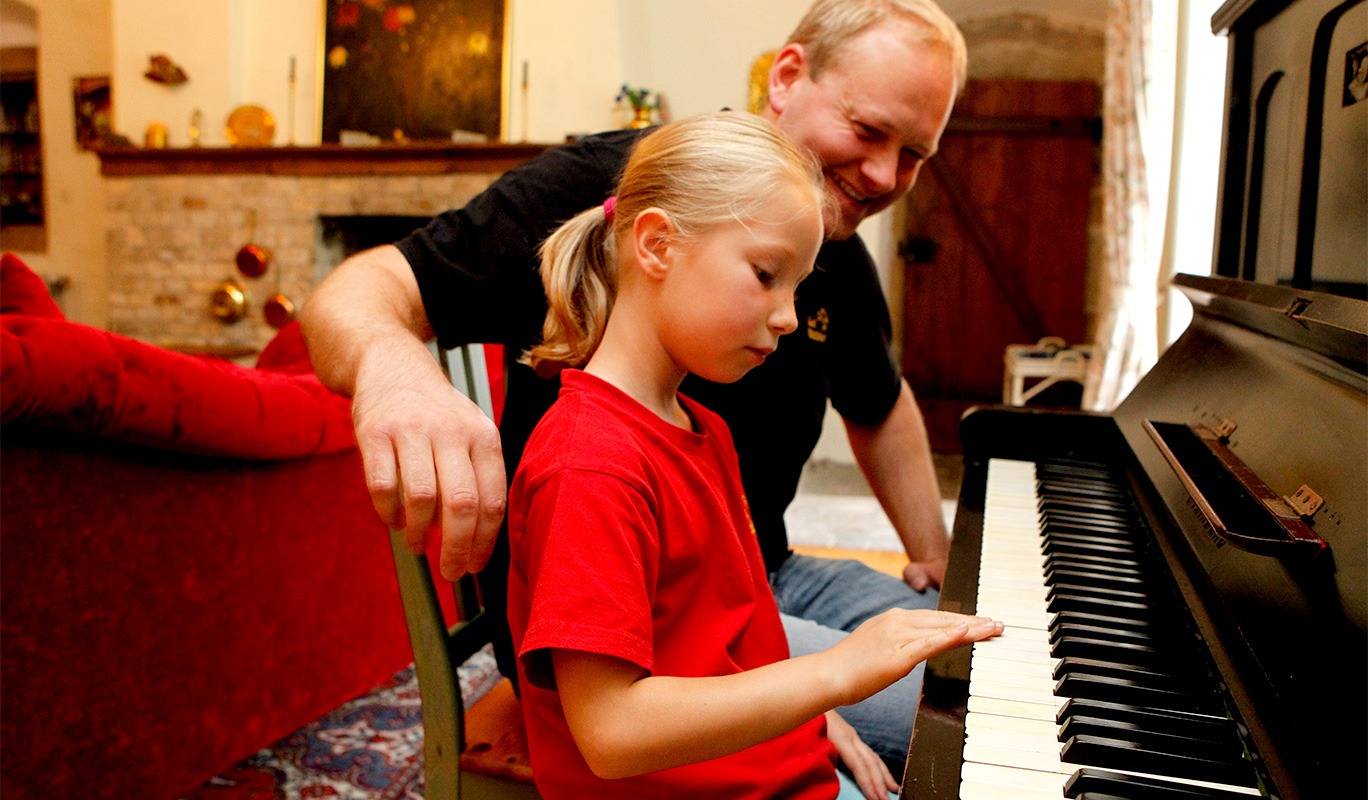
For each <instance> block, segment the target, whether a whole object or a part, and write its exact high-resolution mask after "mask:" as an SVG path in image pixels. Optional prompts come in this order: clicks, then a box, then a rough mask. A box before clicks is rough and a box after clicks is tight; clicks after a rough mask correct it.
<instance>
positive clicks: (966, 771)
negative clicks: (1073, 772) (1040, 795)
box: [960, 761, 1068, 797]
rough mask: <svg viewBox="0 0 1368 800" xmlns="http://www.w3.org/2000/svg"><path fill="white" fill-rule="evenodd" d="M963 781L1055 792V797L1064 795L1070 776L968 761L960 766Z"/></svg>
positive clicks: (1024, 789)
mask: <svg viewBox="0 0 1368 800" xmlns="http://www.w3.org/2000/svg"><path fill="white" fill-rule="evenodd" d="M960 780H961V782H967V783H975V784H987V785H990V786H1003V787H1007V788H1009V789H1020V790H1022V791H1025V792H1054V793H1055V797H1063V796H1064V781H1066V780H1068V776H1065V775H1060V774H1059V773H1055V772H1037V771H1035V770H1026V769H1013V768H1011V767H1004V766H1001V765H998V764H980V763H977V762H973V761H966V762H964V765H963V766H962V767H960Z"/></svg>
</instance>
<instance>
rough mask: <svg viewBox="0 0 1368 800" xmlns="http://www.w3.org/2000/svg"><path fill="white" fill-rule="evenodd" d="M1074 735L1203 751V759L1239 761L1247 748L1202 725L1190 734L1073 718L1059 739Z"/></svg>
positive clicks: (1114, 722)
mask: <svg viewBox="0 0 1368 800" xmlns="http://www.w3.org/2000/svg"><path fill="white" fill-rule="evenodd" d="M1075 736H1103V737H1106V738H1108V739H1123V740H1125V741H1128V742H1135V743H1137V744H1144V745H1146V746H1148V747H1153V748H1154V749H1156V750H1164V751H1167V752H1171V753H1191V754H1200V755H1202V756H1203V757H1204V758H1211V759H1225V760H1228V761H1239V760H1240V759H1242V758H1243V757H1244V749H1243V748H1242V747H1241V745H1240V741H1239V739H1237V738H1235V737H1234V736H1228V735H1222V736H1211V735H1209V732H1208V731H1206V730H1205V729H1202V728H1194V729H1193V730H1192V731H1191V732H1190V733H1187V734H1177V733H1174V732H1172V731H1151V730H1145V729H1143V728H1137V727H1136V726H1134V725H1127V724H1125V723H1121V722H1117V721H1115V720H1110V719H1102V718H1101V717H1072V718H1070V719H1067V720H1065V721H1064V724H1063V725H1061V726H1059V741H1061V742H1064V741H1068V740H1069V739H1071V738H1073V737H1075Z"/></svg>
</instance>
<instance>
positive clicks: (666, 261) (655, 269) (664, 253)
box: [632, 207, 678, 280]
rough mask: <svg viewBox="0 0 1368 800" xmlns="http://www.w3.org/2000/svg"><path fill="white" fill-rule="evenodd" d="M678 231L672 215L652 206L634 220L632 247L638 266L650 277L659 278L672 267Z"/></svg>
mask: <svg viewBox="0 0 1368 800" xmlns="http://www.w3.org/2000/svg"><path fill="white" fill-rule="evenodd" d="M677 232H678V231H676V229H675V226H674V223H673V222H671V221H670V215H669V214H666V213H665V212H664V211H663V210H661V209H659V208H655V207H651V208H648V209H646V210H645V211H642V212H641V213H640V214H637V216H636V219H635V220H633V221H632V247H633V250H634V252H635V254H636V262H637V266H638V267H639V268H640V269H641V271H642V273H644V274H645V275H646V276H647V277H648V278H654V279H656V280H659V279H661V278H664V277H665V274H666V273H667V272H669V269H670V256H671V254H672V252H673V250H674V248H673V243H674V236H675V234H676V233H677Z"/></svg>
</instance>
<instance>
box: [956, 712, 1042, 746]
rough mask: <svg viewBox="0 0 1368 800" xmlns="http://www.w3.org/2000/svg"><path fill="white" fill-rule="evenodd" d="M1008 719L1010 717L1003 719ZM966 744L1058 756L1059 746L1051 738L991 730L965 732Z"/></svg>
mask: <svg viewBox="0 0 1368 800" xmlns="http://www.w3.org/2000/svg"><path fill="white" fill-rule="evenodd" d="M1003 719H1010V717H1003ZM964 741H965V743H966V744H981V745H985V746H988V747H1006V748H1009V749H1012V750H1029V751H1031V752H1036V753H1053V754H1054V755H1056V756H1058V755H1059V748H1060V744H1059V741H1058V740H1056V739H1055V738H1054V737H1053V736H1039V735H1027V734H1022V733H1018V732H1016V731H1001V730H995V729H993V728H985V729H979V730H976V731H973V732H972V733H970V732H967V731H966V732H965V735H964Z"/></svg>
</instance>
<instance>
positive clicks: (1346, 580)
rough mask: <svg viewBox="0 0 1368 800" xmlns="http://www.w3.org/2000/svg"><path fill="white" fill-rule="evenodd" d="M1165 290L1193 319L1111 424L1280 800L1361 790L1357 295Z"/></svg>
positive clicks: (1365, 682)
mask: <svg viewBox="0 0 1368 800" xmlns="http://www.w3.org/2000/svg"><path fill="white" fill-rule="evenodd" d="M1177 283H1178V285H1179V287H1180V288H1181V289H1182V290H1183V292H1184V294H1186V295H1187V296H1188V297H1189V299H1191V300H1192V302H1193V305H1194V318H1193V323H1192V325H1191V326H1190V327H1189V328H1188V330H1187V332H1186V333H1185V334H1184V335H1183V337H1182V338H1180V339H1179V341H1178V342H1176V343H1175V344H1174V345H1173V346H1172V347H1171V348H1170V349H1169V351H1168V352H1166V353H1165V354H1164V357H1163V358H1162V359H1160V361H1159V363H1158V364H1157V365H1156V366H1155V368H1154V369H1153V370H1151V372H1150V373H1149V374H1148V375H1147V376H1146V377H1145V378H1144V380H1142V381H1141V383H1140V385H1139V386H1137V387H1136V389H1135V390H1134V391H1133V392H1132V393H1131V394H1130V395H1129V396H1128V397H1127V398H1126V400H1125V401H1124V402H1123V403H1122V404H1121V405H1120V406H1119V407H1118V408H1117V409H1116V411H1115V413H1114V415H1113V419H1114V420H1115V421H1116V424H1117V426H1118V428H1119V429H1120V431H1121V433H1122V435H1123V436H1124V437H1125V439H1126V441H1127V443H1128V444H1129V446H1130V449H1131V451H1132V452H1133V454H1134V456H1135V458H1136V459H1137V461H1138V462H1139V465H1140V468H1141V470H1142V471H1143V472H1144V474H1145V476H1146V477H1147V478H1148V480H1149V482H1150V484H1151V488H1152V490H1153V491H1152V492H1151V494H1152V497H1151V498H1150V499H1151V502H1152V504H1153V505H1154V507H1155V508H1156V509H1157V510H1158V512H1159V513H1160V515H1161V516H1167V517H1168V518H1169V519H1170V520H1171V521H1172V522H1173V525H1171V526H1166V527H1165V529H1164V530H1163V531H1161V534H1160V535H1161V536H1162V537H1164V538H1165V539H1166V540H1167V544H1168V546H1169V548H1170V550H1171V552H1172V553H1173V560H1174V561H1176V562H1177V563H1179V564H1181V565H1183V567H1184V568H1183V569H1182V570H1181V572H1182V573H1183V574H1184V575H1185V576H1186V577H1185V580H1186V581H1188V582H1189V584H1190V587H1189V591H1188V592H1187V594H1188V595H1189V598H1188V599H1189V601H1190V603H1191V604H1192V605H1193V609H1194V616H1196V618H1197V619H1198V623H1199V627H1201V628H1202V631H1203V635H1204V636H1205V637H1206V639H1207V640H1208V644H1209V645H1210V646H1211V650H1212V653H1213V656H1214V657H1215V659H1216V662H1217V664H1218V667H1219V669H1220V670H1221V672H1222V674H1223V676H1224V677H1225V678H1226V680H1227V681H1228V682H1229V684H1230V688H1231V695H1232V697H1233V698H1234V700H1235V703H1236V705H1237V706H1238V709H1239V712H1240V716H1241V717H1242V718H1243V719H1244V720H1245V721H1246V722H1247V723H1248V724H1249V726H1250V729H1251V733H1252V736H1253V739H1254V740H1255V741H1256V742H1257V743H1258V745H1259V747H1258V749H1259V751H1260V753H1261V754H1263V755H1264V757H1265V758H1266V759H1267V760H1268V761H1269V762H1270V767H1271V769H1270V771H1271V772H1272V774H1274V775H1277V776H1281V777H1282V778H1283V780H1284V781H1286V782H1288V783H1289V784H1290V785H1289V786H1288V787H1285V788H1283V791H1284V792H1285V793H1286V794H1285V796H1292V797H1319V796H1336V795H1333V794H1330V795H1327V794H1324V793H1323V792H1324V791H1325V790H1330V789H1335V790H1337V791H1340V790H1344V791H1347V790H1350V789H1352V788H1353V787H1359V788H1360V789H1362V788H1363V787H1365V768H1364V761H1363V754H1364V753H1365V752H1368V721H1366V720H1368V632H1366V630H1368V367H1366V366H1365V363H1366V362H1368V302H1364V301H1359V300H1353V299H1349V298H1345V297H1338V296H1332V295H1326V294H1320V293H1317V292H1309V291H1303V290H1298V289H1292V288H1288V287H1278V286H1263V285H1256V284H1249V283H1246V282H1242V281H1232V280H1226V279H1221V278H1202V277H1193V276H1181V277H1180V278H1179V279H1178V281H1177ZM1226 528H1229V529H1230V530H1226ZM1237 528H1238V530H1236V529H1237ZM1313 540H1317V541H1319V542H1322V543H1323V544H1321V545H1320V546H1317V545H1316V544H1315V541H1313ZM1175 572H1178V570H1175ZM1338 796H1363V793H1362V791H1360V792H1359V793H1358V794H1353V793H1352V792H1351V793H1350V794H1344V795H1338Z"/></svg>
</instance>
